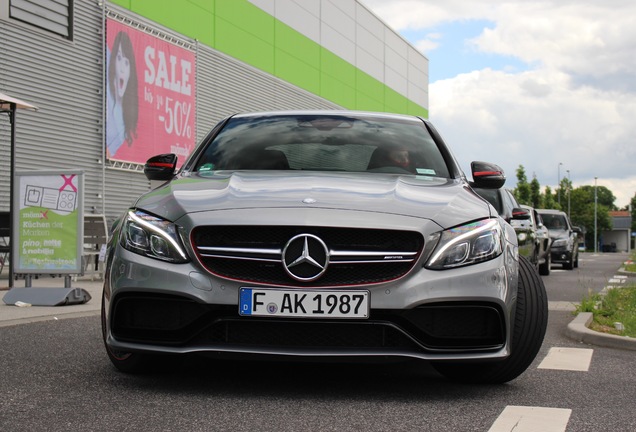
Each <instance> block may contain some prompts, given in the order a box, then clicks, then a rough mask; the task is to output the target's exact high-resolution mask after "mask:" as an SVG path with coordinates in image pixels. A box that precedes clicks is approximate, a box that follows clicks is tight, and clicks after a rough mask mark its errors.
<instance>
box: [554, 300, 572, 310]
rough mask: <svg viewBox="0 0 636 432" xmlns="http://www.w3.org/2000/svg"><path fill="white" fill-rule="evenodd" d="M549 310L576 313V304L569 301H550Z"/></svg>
mask: <svg viewBox="0 0 636 432" xmlns="http://www.w3.org/2000/svg"><path fill="white" fill-rule="evenodd" d="M548 310H553V311H575V310H576V303H574V302H567V301H549V302H548Z"/></svg>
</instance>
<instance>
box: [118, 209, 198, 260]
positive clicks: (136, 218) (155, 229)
mask: <svg viewBox="0 0 636 432" xmlns="http://www.w3.org/2000/svg"><path fill="white" fill-rule="evenodd" d="M128 217H129V218H130V219H132V220H133V221H134V222H135V223H137V224H139V225H140V226H142V227H144V228H146V229H148V230H149V231H152V232H154V233H155V234H157V235H158V236H159V237H161V238H163V239H165V240H167V241H168V242H169V243H170V244H171V245H172V247H173V248H174V250H176V251H177V253H178V254H179V255H180V257H181V258H182V259H183V260H187V259H188V257H187V256H186V254H185V253H184V252H183V250H181V246H180V245H179V243H177V241H176V240H175V239H174V238H172V237H171V236H170V235H168V234H166V232H165V231H163V230H162V229H160V228H159V227H157V226H155V225H153V224H152V223H150V222H148V221H145V220H144V219H142V218H140V217H139V216H137V215H136V214H135V213H134V211H132V210H131V211H129V212H128Z"/></svg>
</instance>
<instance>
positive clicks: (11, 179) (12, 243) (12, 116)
mask: <svg viewBox="0 0 636 432" xmlns="http://www.w3.org/2000/svg"><path fill="white" fill-rule="evenodd" d="M9 106H10V107H11V109H10V110H9V122H10V123H11V140H10V141H11V156H10V158H9V163H10V164H11V173H10V174H9V176H10V177H9V239H10V240H9V245H10V246H11V251H10V252H9V289H11V288H13V278H14V275H13V261H14V260H15V256H14V253H13V251H15V250H17V246H16V244H15V240H16V239H15V237H14V236H13V216H14V211H15V209H14V208H13V199H14V196H13V189H14V188H15V185H14V184H13V182H14V181H15V112H16V110H17V109H18V105H17V104H15V103H11V104H9Z"/></svg>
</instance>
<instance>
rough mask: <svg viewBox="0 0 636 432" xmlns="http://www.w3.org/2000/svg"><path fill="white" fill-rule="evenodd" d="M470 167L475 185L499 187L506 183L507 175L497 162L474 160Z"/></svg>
mask: <svg viewBox="0 0 636 432" xmlns="http://www.w3.org/2000/svg"><path fill="white" fill-rule="evenodd" d="M470 169H471V171H472V174H473V184H474V186H475V187H480V188H484V189H499V188H500V187H503V185H504V183H506V176H505V175H504V172H503V170H502V169H501V168H500V167H498V166H497V165H495V164H492V163H489V162H472V163H471V164H470Z"/></svg>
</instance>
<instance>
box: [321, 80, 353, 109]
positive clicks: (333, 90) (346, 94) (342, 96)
mask: <svg viewBox="0 0 636 432" xmlns="http://www.w3.org/2000/svg"><path fill="white" fill-rule="evenodd" d="M348 82H352V81H348ZM320 95H321V96H322V97H323V98H325V99H327V100H330V101H332V102H334V103H337V104H338V105H340V106H343V107H345V108H348V109H355V107H356V90H355V88H354V87H353V86H350V85H347V84H346V82H343V81H340V80H339V79H337V78H334V77H332V76H331V75H327V74H325V73H324V72H323V73H322V74H321V77H320Z"/></svg>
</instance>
